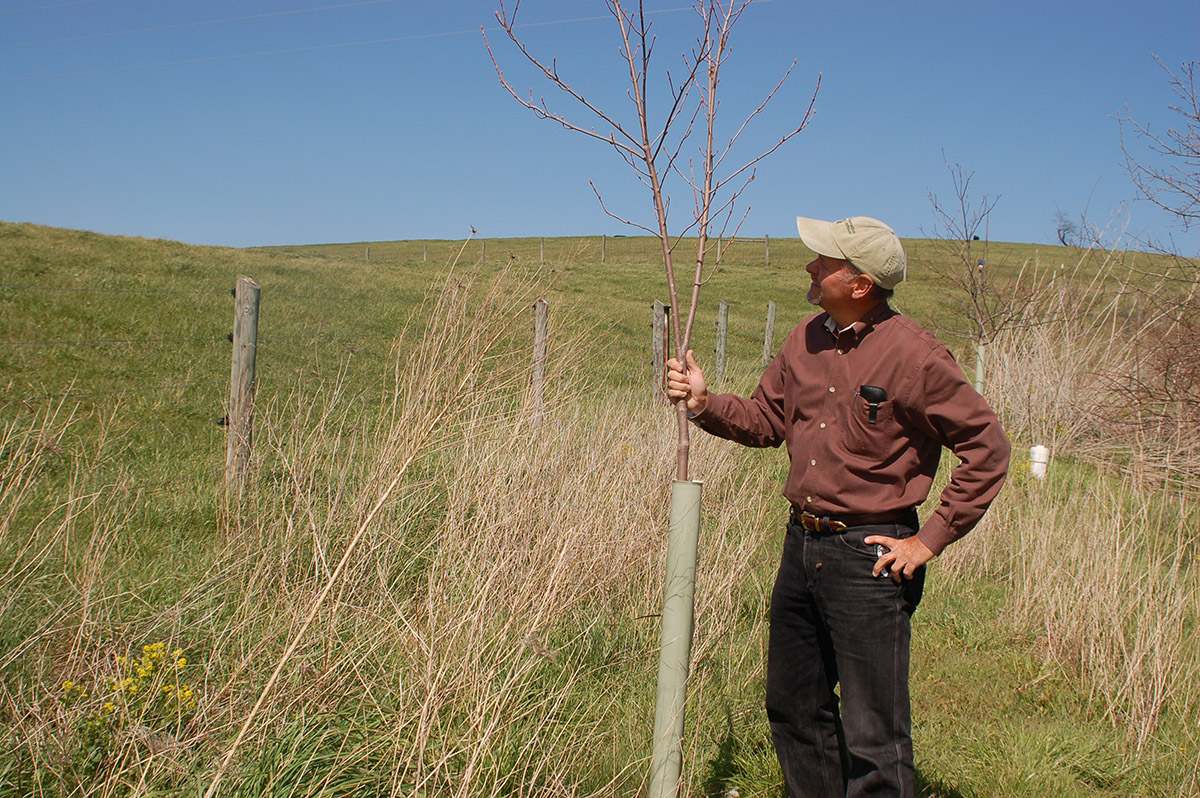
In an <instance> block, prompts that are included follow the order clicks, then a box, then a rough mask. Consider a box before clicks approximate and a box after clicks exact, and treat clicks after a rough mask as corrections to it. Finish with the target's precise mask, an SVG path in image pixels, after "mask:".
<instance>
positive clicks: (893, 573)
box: [668, 216, 1010, 798]
mask: <svg viewBox="0 0 1200 798" xmlns="http://www.w3.org/2000/svg"><path fill="white" fill-rule="evenodd" d="M796 222H797V226H798V227H799V230H800V238H801V239H802V240H803V241H804V244H805V245H806V246H807V247H808V248H809V249H811V250H812V251H813V252H815V253H816V254H817V257H816V259H815V260H813V261H812V262H811V263H809V264H808V266H807V271H808V273H809V275H810V276H811V278H812V283H811V285H810V287H809V289H808V301H809V302H811V303H813V304H816V305H819V306H820V307H821V308H822V309H823V312H822V313H819V314H817V315H815V316H813V317H811V318H809V319H807V320H805V321H804V322H802V323H801V324H800V325H799V326H797V327H796V329H794V330H793V331H792V332H791V334H790V335H789V336H788V338H787V341H786V342H785V343H784V345H783V347H782V349H781V350H780V352H779V354H778V355H777V356H776V357H775V359H774V360H773V361H772V362H771V365H770V366H769V367H768V368H767V370H766V372H765V373H764V374H763V377H762V380H761V381H760V382H759V384H758V387H757V388H756V389H755V391H754V393H753V394H752V395H751V396H750V398H749V399H746V398H742V397H738V396H734V395H732V394H710V393H709V392H708V390H707V387H706V384H705V381H704V374H703V372H702V371H701V370H700V368H699V367H698V366H697V365H696V361H695V358H694V356H693V354H692V353H691V352H688V353H687V368H686V369H684V367H683V365H682V364H681V363H680V362H679V361H678V360H676V359H672V360H670V361H669V362H668V367H669V371H668V395H669V396H671V397H672V398H674V399H680V398H683V399H686V401H687V407H688V411H689V416H690V417H691V418H692V420H693V421H694V422H695V423H696V425H697V426H699V427H700V428H702V429H704V430H706V431H707V432H709V433H711V434H713V435H718V436H720V437H722V438H728V439H730V440H733V441H737V442H738V443H742V444H745V445H747V446H778V445H780V444H781V443H786V444H787V451H788V456H789V458H790V460H791V468H790V470H789V472H788V477H787V482H786V484H785V485H784V488H783V493H784V496H785V497H786V498H787V499H788V500H789V501H790V502H791V505H792V509H791V517H790V519H789V521H788V525H787V534H786V537H785V541H784V546H783V557H782V560H781V564H780V567H779V573H778V575H777V577H776V581H775V589H774V592H773V593H772V595H771V615H770V623H771V630H770V642H769V645H768V654H767V698H766V706H767V715H768V719H769V720H770V723H771V734H772V737H773V739H774V742H775V750H776V754H777V755H778V757H779V762H780V765H781V766H782V768H783V774H784V780H785V781H786V783H787V787H788V791H789V792H790V794H791V795H792V796H821V798H826V796H865V795H888V796H911V795H912V794H913V756H912V738H911V733H910V727H911V721H910V713H909V695H908V667H909V640H910V626H909V618H910V616H911V615H912V613H913V610H915V609H916V606H917V603H918V602H919V601H920V598H921V590H922V586H923V584H924V577H925V563H926V562H928V561H929V560H930V559H931V558H933V557H934V556H936V555H937V554H939V553H940V552H941V551H942V550H943V549H944V548H945V547H946V546H947V545H948V544H950V543H951V542H953V541H954V540H957V539H958V538H960V537H962V536H963V535H965V534H966V533H967V532H968V531H970V529H971V528H972V527H974V526H975V524H976V523H978V521H979V519H980V517H981V516H982V515H983V513H984V511H985V510H986V509H987V507H988V505H989V504H990V503H991V501H992V500H993V499H994V498H995V497H996V494H997V493H998V492H999V491H1000V486H1001V484H1002V483H1003V481H1004V476H1005V474H1006V473H1007V470H1008V458H1009V450H1010V446H1009V442H1008V439H1007V438H1006V437H1005V435H1004V432H1003V430H1002V429H1001V428H1000V423H999V421H998V420H997V418H996V415H995V413H993V412H992V410H991V409H990V408H989V407H988V405H987V403H986V402H985V401H984V400H983V398H982V397H981V396H980V395H979V394H978V393H976V392H975V390H974V388H972V386H971V384H970V383H969V382H967V380H966V378H965V377H964V375H963V373H962V370H961V369H960V368H959V367H958V364H957V363H956V362H955V360H954V358H953V356H952V355H951V354H950V352H949V350H947V349H946V347H945V346H943V345H942V344H941V343H940V342H939V341H938V340H937V339H936V338H935V337H934V336H933V335H932V334H931V333H929V332H927V331H926V330H924V329H922V328H921V327H920V326H918V325H917V324H915V323H913V322H912V321H911V320H909V319H907V318H905V317H904V316H901V315H899V314H898V313H896V311H894V310H893V309H892V308H891V307H890V306H889V305H888V301H887V300H888V299H889V298H890V297H891V295H892V289H893V288H894V287H895V286H896V285H897V284H899V283H900V282H901V281H902V280H903V279H904V277H905V269H906V259H905V255H904V250H903V248H902V247H901V245H900V240H899V239H898V238H897V237H896V235H895V233H893V232H892V230H891V228H889V227H888V226H887V225H885V224H883V223H882V222H880V221H878V220H876V219H871V218H868V217H862V216H858V217H853V218H850V219H842V220H841V221H837V222H824V221H819V220H816V219H806V218H803V217H801V218H798V219H797V220H796ZM942 447H946V448H949V449H950V450H951V451H953V452H954V454H955V455H956V456H957V457H958V459H959V461H960V463H959V465H958V466H957V467H956V468H955V469H954V471H953V473H952V475H951V479H950V483H949V484H948V485H947V486H946V488H945V490H943V491H942V494H941V504H940V506H939V507H938V509H937V510H936V511H935V512H934V513H933V514H932V515H931V516H930V517H929V518H928V519H926V520H925V522H924V524H923V525H921V524H919V522H918V519H917V513H916V507H917V505H919V504H921V502H922V501H924V500H925V498H926V496H927V495H928V493H929V489H930V486H931V485H932V483H933V477H934V473H935V472H936V471H937V467H938V461H939V459H940V455H941V449H942ZM839 686H840V687H839ZM835 687H839V690H838V692H835ZM839 693H840V702H839Z"/></svg>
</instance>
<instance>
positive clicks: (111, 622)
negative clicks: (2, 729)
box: [0, 275, 776, 796]
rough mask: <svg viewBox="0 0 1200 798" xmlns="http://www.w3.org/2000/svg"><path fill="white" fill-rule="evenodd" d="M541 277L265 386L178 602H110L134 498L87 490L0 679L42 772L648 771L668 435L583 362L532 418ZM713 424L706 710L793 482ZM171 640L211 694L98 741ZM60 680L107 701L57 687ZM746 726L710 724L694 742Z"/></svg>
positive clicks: (450, 781) (437, 790)
mask: <svg viewBox="0 0 1200 798" xmlns="http://www.w3.org/2000/svg"><path fill="white" fill-rule="evenodd" d="M535 288H536V283H532V282H528V281H524V280H521V279H516V278H513V277H512V276H511V275H510V276H508V277H507V278H504V279H502V280H500V281H498V282H496V283H495V284H493V285H492V286H491V287H490V288H487V289H477V288H475V287H473V286H472V285H470V284H469V283H468V282H466V281H465V280H457V281H456V280H450V281H448V282H447V283H446V286H445V290H444V291H443V292H442V293H441V294H440V295H439V296H438V297H436V298H435V299H434V300H432V301H431V303H430V305H429V307H428V308H427V312H426V314H425V315H426V322H425V323H423V325H422V332H421V335H420V336H419V338H417V339H416V340H415V341H414V340H412V339H411V338H410V339H408V340H410V343H408V344H403V345H401V346H399V347H398V349H397V353H396V368H395V371H394V373H393V375H392V379H391V381H390V382H391V387H390V389H389V390H388V391H387V392H386V393H385V395H383V396H382V397H377V398H376V399H375V400H365V399H364V397H362V396H352V395H349V394H348V393H347V392H345V391H344V390H343V389H342V388H340V387H339V386H338V385H333V386H330V387H329V388H327V389H326V390H325V391H323V392H321V393H319V394H317V395H315V396H314V395H301V394H299V393H297V394H295V395H293V396H292V398H291V399H289V400H286V401H282V402H279V403H277V404H276V405H274V406H272V407H267V408H264V409H262V411H261V413H260V417H259V420H258V423H257V430H256V435H257V449H256V454H255V461H254V465H253V469H252V473H251V477H250V480H249V482H248V483H247V485H246V486H245V488H244V489H243V491H242V492H241V493H240V494H239V495H234V494H231V495H229V496H227V497H226V498H225V500H224V504H223V505H222V506H223V510H222V526H221V532H220V534H221V536H222V537H223V540H224V544H223V550H222V552H221V554H220V556H219V557H218V558H217V561H216V564H215V565H214V567H213V568H212V569H211V570H210V571H209V572H207V573H204V574H196V575H193V576H192V578H193V579H194V580H195V581H194V583H193V584H192V585H191V586H190V587H189V588H187V589H186V590H185V591H184V592H183V598H182V599H181V600H180V601H178V602H177V603H175V604H173V605H171V606H165V607H162V606H158V607H155V606H148V607H138V608H136V609H134V610H126V612H127V615H128V616H132V617H133V618H134V619H135V620H132V621H119V620H118V619H117V617H115V614H114V613H112V612H111V609H112V605H113V603H114V602H117V601H118V599H119V598H120V597H118V596H117V595H114V591H115V588H114V587H113V585H115V583H116V582H115V580H116V574H114V572H113V567H114V565H115V564H116V563H115V561H114V560H112V559H111V558H109V557H108V556H107V555H106V552H109V551H111V548H112V546H111V543H112V536H113V535H116V534H118V533H121V532H122V531H123V530H122V527H121V524H120V517H121V516H120V512H119V507H120V505H119V504H113V505H111V506H112V507H113V509H114V513H115V514H112V513H98V512H97V513H92V514H91V516H90V519H91V522H92V525H93V530H94V531H93V533H92V538H93V542H92V543H90V544H89V546H88V547H87V551H89V552H91V554H89V555H87V556H85V557H83V558H82V560H81V561H80V562H81V565H80V568H81V570H80V571H79V572H78V575H77V576H75V577H73V579H72V584H77V585H78V586H79V587H78V590H77V591H76V592H75V593H73V594H71V595H68V596H67V597H65V598H64V599H63V610H62V611H61V612H60V613H58V614H55V615H53V617H52V620H49V621H46V622H45V623H44V624H43V625H42V627H41V628H39V629H38V630H37V631H36V632H35V633H33V634H32V635H30V636H29V637H27V638H26V639H25V640H23V641H22V642H21V643H20V645H18V646H17V648H16V650H14V651H13V652H11V653H10V654H9V655H8V657H7V660H8V662H9V663H13V662H17V663H18V664H19V665H20V666H21V668H22V671H23V673H24V674H25V676H23V677H19V678H12V679H6V680H5V688H4V694H3V696H0V701H2V702H3V703H2V706H3V712H4V716H5V720H6V724H7V726H8V729H7V732H6V734H5V741H6V743H12V744H14V745H17V746H19V747H20V749H21V752H22V753H21V755H20V756H19V757H18V758H17V759H16V760H14V762H16V763H19V764H16V765H15V766H16V767H18V768H19V769H20V770H21V774H20V778H21V779H23V782H22V783H23V784H24V785H25V787H26V789H27V791H28V792H29V793H31V794H46V793H57V792H58V791H59V790H67V791H71V792H73V793H74V794H79V795H95V796H109V795H123V794H128V793H130V792H134V793H136V792H139V791H141V790H142V789H144V788H151V787H153V788H155V789H180V788H182V787H183V785H184V784H189V783H190V784H198V785H199V786H200V787H201V788H206V787H209V786H211V785H214V784H217V790H214V792H219V794H222V795H225V794H254V795H258V794H267V793H269V794H286V793H288V792H290V791H293V790H295V791H298V792H300V793H305V794H314V793H323V794H348V793H349V792H354V791H355V790H367V791H369V792H371V793H372V794H388V795H405V796H408V795H425V796H432V795H439V796H440V795H445V796H490V795H528V796H534V795H546V796H550V795H554V796H564V795H581V794H591V795H611V794H614V793H628V792H632V791H635V790H636V789H637V788H638V786H639V785H640V784H641V783H642V779H643V777H644V773H645V770H646V768H647V762H646V759H647V757H648V754H649V742H650V740H649V738H650V728H649V726H650V723H651V718H652V714H653V709H652V702H653V680H654V674H655V672H656V667H655V663H656V650H657V629H658V624H657V619H656V617H655V616H656V615H657V613H658V612H659V611H660V607H661V589H662V588H661V585H662V565H663V563H662V560H663V556H664V552H663V548H664V545H663V544H664V541H665V530H666V526H667V522H666V516H667V509H668V503H669V496H668V493H669V487H670V478H671V474H672V469H673V466H674V446H673V442H672V436H673V431H672V427H671V425H670V424H669V423H668V419H667V414H668V411H667V410H666V409H665V408H661V407H659V406H656V405H652V404H650V403H649V401H648V400H639V399H636V398H633V397H630V396H621V397H611V401H602V402H597V401H594V399H593V398H591V397H587V390H586V384H583V383H577V382H576V381H575V380H574V378H573V375H572V374H571V373H570V366H569V362H570V358H566V360H567V363H568V365H564V366H562V367H560V370H559V373H558V374H557V375H556V379H557V381H558V382H557V383H556V384H555V385H554V386H553V387H552V390H550V391H548V394H549V395H550V396H551V397H552V400H551V403H550V406H549V407H548V408H547V409H546V412H545V415H544V418H543V420H542V422H541V423H540V425H537V426H535V425H534V424H533V423H532V419H533V416H532V414H531V413H530V412H529V410H530V409H529V408H528V407H526V406H525V402H526V400H527V396H526V392H525V385H524V381H525V379H526V377H525V373H526V367H527V358H525V357H521V356H517V355H514V354H512V353H513V352H514V351H519V350H514V348H513V347H512V346H511V345H510V344H511V342H510V338H511V337H512V336H513V335H514V334H516V333H515V330H516V329H517V325H518V324H519V322H518V321H517V319H519V318H521V317H522V316H523V315H524V314H523V312H522V311H523V309H524V308H525V307H527V306H528V304H529V302H530V301H532V297H533V296H534V293H535ZM364 401H366V402H368V403H369V404H373V405H374V407H373V409H369V410H364V406H363V405H364ZM59 426H60V427H61V424H60V425H59ZM52 428H55V427H54V425H53V424H47V423H46V422H43V427H42V429H45V430H49V429H52ZM34 431H35V432H36V430H34ZM13 434H15V433H13ZM30 434H32V432H31V433H30ZM695 445H696V450H697V455H698V456H697V463H698V464H702V465H699V466H698V470H702V471H704V472H705V473H702V474H700V477H701V478H706V479H707V485H706V492H707V502H706V509H705V515H706V520H705V528H706V532H705V536H704V542H703V544H702V547H701V557H702V567H701V569H700V573H701V574H702V576H701V580H700V584H699V586H698V590H697V636H696V639H697V645H696V649H695V657H694V660H695V663H696V664H695V666H694V669H693V673H694V674H695V675H694V680H693V688H692V694H693V698H694V700H695V701H698V702H699V701H706V700H707V701H709V702H710V703H711V702H712V700H713V697H712V693H713V691H719V690H722V689H725V686H724V684H723V678H722V677H723V675H724V673H725V670H726V669H725V668H724V667H723V663H724V662H725V661H726V660H729V659H732V660H735V661H743V660H745V659H746V658H751V659H753V658H756V657H758V656H760V655H761V650H760V648H759V646H758V645H757V644H758V642H759V638H760V637H761V626H762V623H763V621H764V614H765V602H764V601H763V598H762V596H763V592H764V591H765V586H763V585H760V584H758V582H757V580H756V578H755V576H754V574H755V573H756V572H758V571H761V559H760V547H761V546H762V544H763V541H764V536H765V535H766V534H768V533H769V532H771V531H773V528H774V526H775V524H774V523H773V522H771V521H768V520H767V516H768V513H771V512H772V511H771V510H769V509H768V508H769V506H770V505H771V504H772V501H773V500H772V499H771V498H770V495H771V494H773V493H774V492H775V490H776V486H775V485H774V483H773V482H772V480H771V478H770V476H769V475H768V473H767V472H766V471H765V469H764V468H763V467H762V466H758V465H753V464H748V463H747V462H746V461H745V460H744V459H742V458H739V457H737V456H736V455H735V452H736V449H735V447H733V446H732V445H731V444H727V443H724V442H720V441H715V440H711V439H706V438H705V439H702V440H700V441H698V442H697V443H696V444H695ZM30 463H33V461H30ZM12 467H13V468H15V469H17V470H18V471H19V472H20V473H19V474H17V475H16V477H14V478H10V479H6V483H5V484H6V486H11V491H10V493H11V494H12V496H11V498H8V499H6V503H5V504H4V505H3V506H2V507H0V509H2V510H10V509H11V508H13V507H19V506H20V504H21V502H22V501H23V499H22V495H23V494H22V493H21V485H22V484H24V483H23V482H22V481H21V480H22V479H25V478H26V477H28V478H30V479H32V476H31V474H32V471H30V469H31V468H33V469H35V467H36V463H33V464H32V465H30V464H26V465H21V464H19V463H18V464H16V465H13V466H12ZM22 469H24V470H22ZM93 499H94V497H93ZM73 501H77V502H80V503H84V502H85V501H86V500H85V498H84V497H81V498H79V499H78V500H73ZM9 514H10V515H11V514H12V513H9ZM67 516H68V517H69V516H70V514H69V513H68V514H67ZM0 517H3V516H0ZM64 529H65V530H66V531H47V530H43V531H40V532H38V534H37V535H35V536H34V537H33V538H32V539H31V542H30V543H29V545H27V546H25V547H24V549H22V551H23V552H27V553H26V554H22V557H23V558H24V559H21V558H17V559H16V560H14V562H15V563H17V564H16V565H14V567H13V568H12V569H10V571H9V573H8V574H7V575H5V577H4V583H3V585H2V586H0V587H2V588H3V591H2V592H3V595H5V596H9V595H19V596H24V597H28V596H29V595H30V592H31V591H33V590H35V587H34V585H32V584H31V583H30V580H28V579H26V578H25V577H23V576H22V574H25V573H27V569H26V570H23V569H22V566H21V565H20V563H22V562H25V561H27V560H28V561H30V562H33V563H37V564H38V566H39V567H40V568H42V571H40V573H43V574H44V573H45V572H46V568H45V566H46V565H47V562H48V560H53V556H54V555H51V554H50V553H49V552H51V551H53V550H55V549H56V547H57V548H61V547H63V546H65V545H66V540H65V538H66V537H67V536H68V533H69V532H70V527H69V526H68V527H65V528H64ZM52 568H53V567H51V570H52ZM10 591H11V592H10ZM92 596H99V597H100V598H101V601H100V602H99V604H100V605H101V606H104V607H108V608H109V609H110V611H109V612H97V611H96V610H95V609H94V608H95V606H96V605H97V602H96V600H95V599H93V598H90V597H92ZM128 598H129V597H125V600H128ZM67 619H71V625H69V626H68V625H67V623H66V622H67ZM72 630H74V631H72ZM159 639H161V640H165V641H169V643H168V645H169V647H172V648H173V647H174V646H176V645H179V646H180V647H182V648H184V649H186V650H187V651H188V653H189V656H190V657H191V658H192V659H193V663H192V664H191V665H189V666H188V667H189V668H191V671H190V673H191V676H190V678H191V679H192V680H193V683H194V686H195V688H196V692H197V694H198V695H199V696H200V701H199V706H198V709H197V711H196V713H195V716H194V717H192V718H190V719H184V721H183V722H181V723H175V724H170V723H168V724H165V725H162V724H160V725H157V726H156V725H154V723H153V722H152V720H150V719H148V718H139V719H138V720H137V721H136V722H133V721H131V722H129V723H126V724H124V725H123V726H122V727H121V728H119V729H116V728H114V729H113V732H112V734H111V735H110V736H109V737H108V738H106V740H105V741H104V743H103V745H101V746H100V751H99V754H98V757H99V758H98V759H96V760H94V761H93V762H91V764H90V765H89V764H87V763H85V762H82V760H81V754H83V753H85V752H86V751H87V750H88V749H87V744H86V741H85V740H84V738H83V737H82V736H81V735H82V732H81V731H80V729H81V728H82V727H81V724H86V723H87V721H88V720H90V719H94V718H96V717H98V716H102V713H103V709H102V706H101V702H102V701H103V700H104V699H105V697H104V696H103V695H102V693H104V690H103V689H102V688H101V687H100V685H102V684H103V680H104V679H105V678H106V677H107V676H109V675H111V674H112V673H113V668H114V664H113V663H114V662H115V661H116V660H115V657H116V656H118V655H120V654H123V653H124V652H126V651H128V650H129V649H130V648H131V647H134V646H136V645H140V644H141V643H142V642H145V641H150V640H159ZM67 679H69V680H71V681H73V682H75V683H77V684H85V685H89V687H90V688H91V692H90V694H89V695H88V697H86V698H83V699H79V700H77V701H73V702H62V701H59V700H58V697H59V696H60V695H61V684H62V683H63V681H64V680H67ZM725 721H726V718H724V717H722V718H719V719H716V720H713V719H708V718H705V717H703V716H701V717H699V718H697V719H696V720H695V722H694V723H693V724H692V727H691V729H692V731H693V734H691V735H689V740H688V746H689V756H690V758H691V759H693V760H695V761H702V757H703V754H704V753H705V751H706V746H707V745H709V744H710V743H711V738H712V734H711V733H709V732H711V730H712V727H713V725H714V724H715V725H717V726H720V725H721V723H724V722H725ZM114 726H115V724H114ZM706 729H707V730H708V731H707V732H706V731H705V730H706ZM702 776H703V774H702V769H701V768H700V767H694V768H692V769H690V777H691V778H693V779H699V778H702ZM218 780H219V782H220V783H219V784H218ZM72 785H74V786H72Z"/></svg>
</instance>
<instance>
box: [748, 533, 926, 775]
mask: <svg viewBox="0 0 1200 798" xmlns="http://www.w3.org/2000/svg"><path fill="white" fill-rule="evenodd" d="M916 531H917V517H916V513H915V512H910V513H909V514H908V515H906V516H905V517H904V518H901V519H899V520H897V521H893V522H889V523H886V524H872V525H870V526H857V527H851V528H850V529H847V530H845V531H843V532H836V533H824V532H815V533H814V532H807V531H805V530H804V529H803V528H802V527H801V526H799V525H798V524H796V523H793V522H789V523H788V529H787V538H786V540H785V541H784V545H783V558H782V561H781V562H780V565H779V574H778V576H777V577H776V580H775V589H774V591H773V592H772V594H771V634H770V643H769V645H768V649H767V701H766V703H767V717H768V719H769V720H770V723H771V736H772V738H773V739H774V742H775V752H776V754H777V755H778V757H779V763H780V766H781V767H782V768H783V775H784V781H785V782H786V783H787V788H788V792H789V794H790V795H791V796H793V798H801V797H802V796H803V797H804V798H809V797H810V796H811V797H812V798H834V796H837V797H838V798H845V797H846V796H854V798H857V797H858V796H868V795H871V796H876V795H878V796H884V795H886V796H902V797H903V798H911V796H912V795H913V753H912V735H911V715H910V711H909V697H908V663H909V641H910V639H911V627H910V625H909V619H910V616H911V615H912V613H913V611H914V610H915V609H916V608H917V603H918V602H919V601H920V600H921V591H922V588H923V586H924V582H925V569H924V567H922V568H920V569H919V570H918V571H917V573H916V574H915V575H914V578H913V579H912V580H911V581H906V582H904V583H903V584H902V585H897V584H896V583H895V582H894V581H892V579H891V578H888V577H882V576H881V577H878V578H876V577H873V576H872V575H871V569H872V568H873V566H874V564H875V548H874V546H867V545H866V544H865V543H863V539H864V538H866V537H867V536H868V535H873V534H882V535H887V536H888V537H893V538H905V537H909V536H910V535H915V534H916ZM839 685H840V689H839V690H838V691H837V692H835V690H834V688H835V686H839ZM838 693H840V701H839V696H838Z"/></svg>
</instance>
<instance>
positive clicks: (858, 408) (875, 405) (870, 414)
mask: <svg viewBox="0 0 1200 798" xmlns="http://www.w3.org/2000/svg"><path fill="white" fill-rule="evenodd" d="M881 394H882V396H881ZM850 402H851V404H850V412H849V414H848V415H849V418H848V419H847V420H846V427H845V430H844V431H843V433H842V445H843V446H844V447H845V449H846V451H847V452H849V453H851V454H857V455H878V456H880V457H882V456H884V455H885V454H886V453H887V451H888V450H889V448H890V446H891V442H892V441H893V440H895V437H896V429H895V423H894V421H893V419H892V402H891V400H889V399H888V398H887V392H886V391H885V390H884V389H883V388H879V387H877V386H874V385H863V386H860V387H859V389H858V391H857V392H855V394H854V396H853V397H852V398H851V400H850Z"/></svg>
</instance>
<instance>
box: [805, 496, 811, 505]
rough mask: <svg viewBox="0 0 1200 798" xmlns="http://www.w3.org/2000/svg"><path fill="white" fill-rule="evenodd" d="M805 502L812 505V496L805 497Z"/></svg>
mask: <svg viewBox="0 0 1200 798" xmlns="http://www.w3.org/2000/svg"><path fill="white" fill-rule="evenodd" d="M804 501H805V502H807V503H808V504H812V496H805V497H804Z"/></svg>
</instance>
